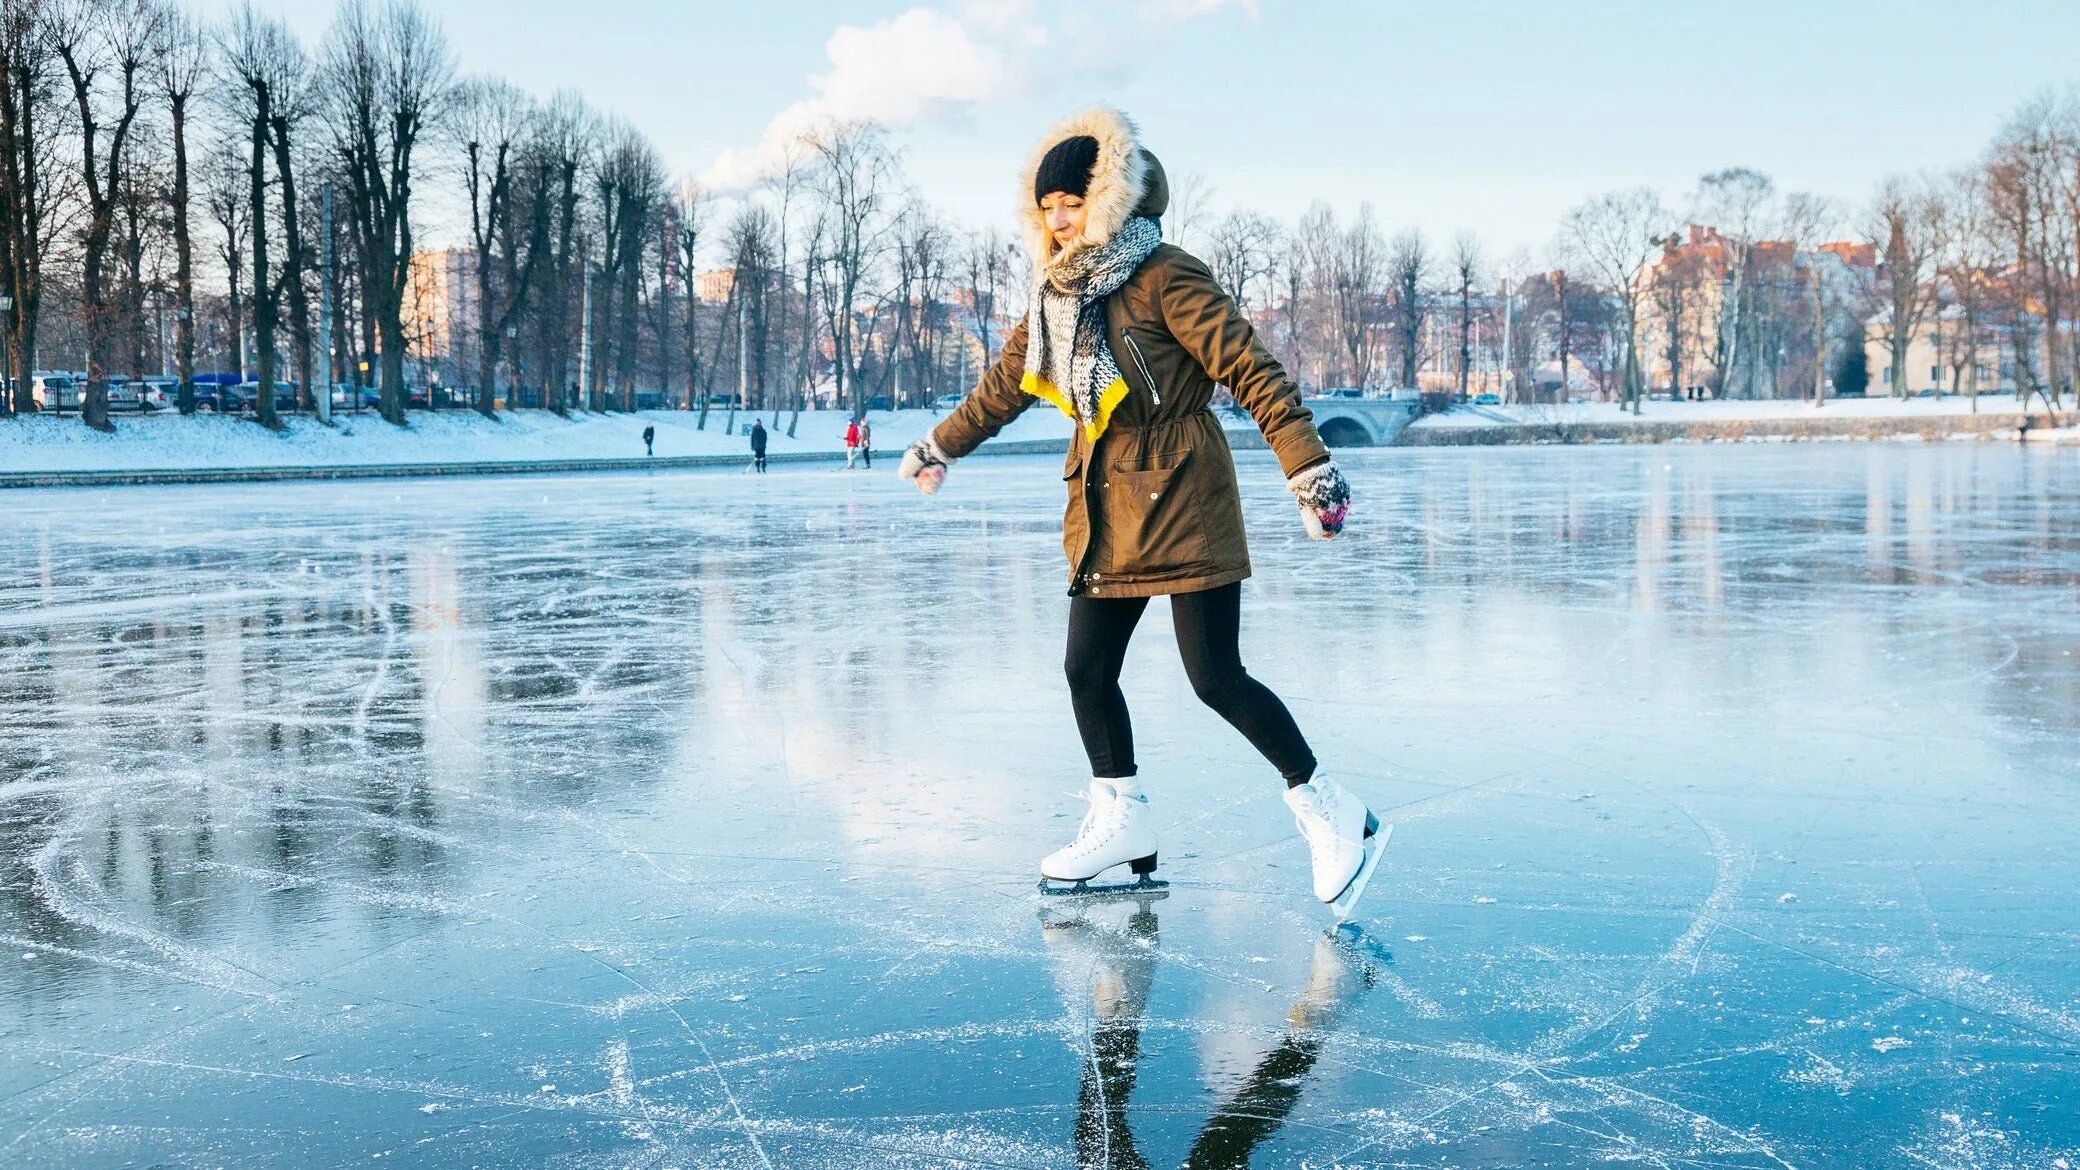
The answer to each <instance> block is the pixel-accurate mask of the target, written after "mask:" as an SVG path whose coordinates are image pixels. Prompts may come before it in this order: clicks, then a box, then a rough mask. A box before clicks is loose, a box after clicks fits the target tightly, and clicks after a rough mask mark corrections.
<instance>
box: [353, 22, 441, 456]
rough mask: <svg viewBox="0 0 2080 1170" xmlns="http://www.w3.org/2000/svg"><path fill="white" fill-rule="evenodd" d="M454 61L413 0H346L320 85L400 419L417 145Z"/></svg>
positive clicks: (387, 403)
mask: <svg viewBox="0 0 2080 1170" xmlns="http://www.w3.org/2000/svg"><path fill="white" fill-rule="evenodd" d="M453 76H454V63H453V60H452V58H451V56H450V54H449V51H448V43H447V40H446V38H444V37H443V36H442V35H441V31H440V26H439V25H437V24H435V23H434V21H433V20H432V19H431V18H430V17H428V16H427V15H426V14H425V13H424V12H423V11H421V10H420V9H419V8H418V7H417V6H416V5H414V4H411V3H409V2H406V0H391V2H390V3H388V4H386V5H385V6H384V7H382V8H380V9H378V8H375V7H374V6H373V5H372V4H371V3H369V0H346V3H344V4H343V5H341V7H340V10H339V13H338V15H337V16H335V17H334V18H333V24H332V28H331V31H329V32H328V33H327V34H326V38H325V45H324V50H323V64H322V67H321V85H322V88H323V93H324V99H325V112H326V120H327V122H328V124H329V126H330V129H331V133H332V140H333V149H334V150H335V152H336V153H337V154H338V156H339V159H340V163H341V166H342V169H343V170H344V171H345V174H346V180H347V208H348V216H349V218H350V220H351V222H352V223H353V225H354V235H355V243H356V251H357V252H358V253H359V255H358V257H357V259H358V260H359V267H360V268H361V295H362V300H363V302H364V303H363V311H364V313H365V314H366V315H367V316H368V318H369V319H370V322H371V325H372V327H373V329H372V331H373V332H374V333H375V334H376V335H377V337H378V338H379V352H380V355H381V360H382V413H383V417H384V418H386V419H388V420H389V421H391V422H392V423H395V424H397V425H398V426H403V425H404V421H405V416H404V412H405V400H406V391H405V383H404V356H405V347H406V344H407V338H406V334H405V321H404V306H405V294H406V292H407V290H408V289H409V288H410V287H411V277H412V250H413V244H412V240H413V235H412V214H411V213H412V191H413V187H412V183H413V181H414V179H415V178H416V174H417V172H416V170H415V167H414V163H415V158H414V152H415V151H416V150H417V149H418V146H419V143H420V142H421V141H422V139H423V138H424V137H425V135H426V133H427V132H428V130H429V128H430V127H431V126H432V125H433V124H434V123H436V122H437V121H438V120H439V118H440V117H441V115H442V114H443V112H444V109H445V105H446V102H447V99H448V95H449V91H450V89H451V88H452V86H453V84H454V83H453Z"/></svg>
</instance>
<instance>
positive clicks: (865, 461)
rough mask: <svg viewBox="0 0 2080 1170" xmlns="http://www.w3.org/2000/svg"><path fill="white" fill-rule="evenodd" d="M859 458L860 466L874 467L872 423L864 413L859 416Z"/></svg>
mask: <svg viewBox="0 0 2080 1170" xmlns="http://www.w3.org/2000/svg"><path fill="white" fill-rule="evenodd" d="M859 460H860V466H862V467H865V468H866V469H867V470H869V471H872V470H873V469H874V424H873V423H870V422H868V421H867V416H866V415H861V416H859Z"/></svg>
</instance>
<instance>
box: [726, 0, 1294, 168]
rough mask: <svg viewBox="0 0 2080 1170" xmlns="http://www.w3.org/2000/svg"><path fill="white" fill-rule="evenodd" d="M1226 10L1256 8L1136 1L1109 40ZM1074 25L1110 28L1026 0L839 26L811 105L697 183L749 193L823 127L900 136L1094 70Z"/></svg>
mask: <svg viewBox="0 0 2080 1170" xmlns="http://www.w3.org/2000/svg"><path fill="white" fill-rule="evenodd" d="M1230 10H1239V11H1242V12H1244V13H1246V14H1247V15H1249V16H1250V17H1252V18H1254V17H1255V16H1256V12H1257V4H1256V0H1144V2H1143V4H1142V5H1141V8H1140V10H1139V16H1140V23H1141V25H1142V26H1144V27H1142V28H1140V29H1128V30H1117V29H1115V30H1113V32H1116V33H1118V34H1119V35H1122V36H1124V37H1126V38H1128V39H1130V40H1131V39H1132V38H1134V37H1136V36H1146V35H1148V34H1150V33H1156V32H1160V30H1161V29H1162V28H1163V27H1166V26H1169V25H1172V24H1176V23H1178V22H1182V21H1188V20H1195V19H1198V18H1200V17H1205V16H1211V15H1216V14H1219V13H1222V12H1226V11H1230ZM1043 16H1044V17H1046V18H1047V20H1043V19H1042V17H1043ZM1081 16H1094V17H1097V18H1099V19H1100V20H1102V21H1103V22H1104V24H1105V25H1114V24H1116V22H1117V21H1118V20H1119V17H1118V16H1117V15H1116V14H1114V10H1113V9H1112V7H1111V6H1110V5H1109V4H1104V3H1102V0H1101V2H1100V3H1099V4H1098V5H1096V6H1094V7H1092V10H1091V11H1090V12H1084V11H1082V9H1081V8H1079V6H1078V4H1077V3H1075V2H1074V0H1072V2H1071V3H1069V4H1067V5H1064V4H1062V3H1060V2H1059V0H1055V2H1053V3H1050V4H1049V5H1048V6H1047V7H1046V8H1045V9H1041V8H1039V7H1038V6H1036V5H1035V4H1034V3H1033V2H1032V0H957V2H956V3H955V4H953V5H952V6H951V7H950V8H930V7H917V8H911V9H908V10H906V11H904V12H903V13H901V14H900V15H897V16H894V17H891V18H890V19H888V20H884V21H881V22H879V23H878V24H874V25H869V26H865V27H862V26H859V25H850V24H847V25H840V26H838V28H837V29H836V30H835V31H833V32H832V33H831V35H830V39H829V40H828V41H826V42H825V44H824V49H823V51H824V56H825V57H827V58H828V59H829V61H830V69H829V70H828V71H827V72H824V73H820V74H817V75H815V76H813V77H811V78H810V79H809V87H810V89H812V90H813V91H814V94H813V96H810V97H807V98H804V99H802V100H801V101H798V102H795V103H794V104H792V105H790V106H788V107H787V108H786V109H784V110H782V111H780V113H778V114H777V115H775V116H774V117H773V120H772V121H771V122H769V123H767V125H766V129H765V133H764V134H763V135H762V136H761V137H760V139H759V143H758V145H756V146H753V147H739V148H733V149H730V150H725V151H723V152H722V153H721V154H720V155H718V156H717V157H716V159H715V161H714V163H713V165H711V166H710V167H709V169H708V173H707V174H706V175H704V176H703V177H702V181H703V183H704V184H705V185H707V186H709V187H712V188H716V189H723V190H732V189H742V188H745V187H749V186H751V185H753V184H755V183H757V182H758V181H759V180H760V179H762V178H764V177H765V176H767V175H769V174H771V173H772V172H773V171H774V170H775V169H776V168H777V167H778V166H779V165H780V163H781V162H782V160H784V159H785V158H786V156H787V154H788V148H789V146H790V144H792V143H793V142H794V141H795V140H796V139H797V138H798V137H799V136H800V135H801V134H802V133H803V132H804V131H806V130H809V129H811V128H813V127H816V126H818V125H822V124H825V123H828V122H830V121H833V120H841V121H843V120H873V121H877V122H880V123H882V124H884V125H886V126H890V127H901V126H907V125H911V124H914V123H916V122H920V121H923V120H925V119H928V118H931V117H933V116H935V115H941V114H946V113H954V112H959V111H961V110H964V109H970V108H973V107H976V106H980V105H984V104H987V103H990V102H993V101H997V100H1000V99H1002V98H1004V97H1005V96H1007V95H1008V94H1010V93H1011V92H1013V91H1014V90H1016V89H1020V88H1023V87H1025V86H1027V85H1028V84H1029V83H1030V82H1032V81H1033V80H1034V79H1035V78H1034V74H1035V71H1037V70H1046V71H1048V72H1049V73H1050V74H1052V75H1053V76H1054V77H1055V78H1056V79H1060V78H1062V77H1065V76H1072V75H1075V74H1077V73H1078V72H1079V71H1080V69H1079V66H1082V65H1090V66H1097V65H1100V64H1101V62H1100V61H1098V60H1096V59H1095V58H1096V57H1098V56H1101V55H1102V54H1098V53H1095V52H1092V53H1085V54H1079V53H1078V52H1077V51H1076V50H1075V47H1074V45H1075V42H1076V41H1077V40H1078V39H1080V38H1079V37H1077V36H1076V35H1075V30H1076V29H1077V27H1078V24H1079V22H1078V18H1079V17H1081ZM1049 21H1051V22H1052V24H1050V23H1049ZM1086 47H1087V48H1095V46H1086ZM1142 48H1143V50H1144V51H1145V50H1146V49H1147V48H1148V46H1147V45H1146V44H1145V43H1144V44H1143V45H1142Z"/></svg>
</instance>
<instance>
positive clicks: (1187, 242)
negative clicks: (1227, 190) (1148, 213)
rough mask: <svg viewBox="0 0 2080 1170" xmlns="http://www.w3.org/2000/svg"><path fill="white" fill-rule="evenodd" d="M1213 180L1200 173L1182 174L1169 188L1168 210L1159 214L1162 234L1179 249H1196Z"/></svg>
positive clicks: (1204, 222) (1203, 224) (1204, 220)
mask: <svg viewBox="0 0 2080 1170" xmlns="http://www.w3.org/2000/svg"><path fill="white" fill-rule="evenodd" d="M1213 190H1214V188H1213V180H1211V179H1209V178H1207V177H1206V174H1205V172H1203V171H1186V172H1185V173H1184V174H1183V175H1181V176H1179V177H1178V178H1177V179H1176V180H1175V181H1174V182H1172V183H1171V184H1170V209H1169V210H1168V211H1165V212H1164V213H1163V234H1164V235H1166V236H1168V237H1169V238H1170V242H1171V243H1173V244H1176V245H1177V246H1178V247H1180V248H1186V249H1192V248H1196V247H1198V245H1199V236H1200V234H1201V232H1202V231H1203V230H1204V229H1205V227H1206V220H1207V218H1208V215H1207V208H1208V206H1209V205H1210V204H1212V202H1213Z"/></svg>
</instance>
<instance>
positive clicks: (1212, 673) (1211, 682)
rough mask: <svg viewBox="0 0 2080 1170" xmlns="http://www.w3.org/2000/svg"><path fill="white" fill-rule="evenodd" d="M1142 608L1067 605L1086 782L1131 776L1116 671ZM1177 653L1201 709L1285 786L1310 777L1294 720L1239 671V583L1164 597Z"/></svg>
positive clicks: (1101, 602)
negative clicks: (1241, 739)
mask: <svg viewBox="0 0 2080 1170" xmlns="http://www.w3.org/2000/svg"><path fill="white" fill-rule="evenodd" d="M1147 608H1148V598H1146V597H1110V598H1098V597H1083V596H1079V597H1074V598H1071V599H1070V600H1069V661H1068V671H1069V698H1070V701H1071V702H1073V703H1074V704H1075V706H1076V730H1077V731H1079V732H1081V733H1082V735H1083V750H1084V751H1085V752H1087V753H1088V754H1089V755H1090V758H1091V775H1093V776H1099V777H1105V778H1108V779H1117V778H1120V777H1124V776H1132V775H1133V774H1134V726H1133V723H1132V722H1131V721H1130V720H1129V719H1128V717H1127V697H1126V696H1125V695H1124V694H1122V693H1120V689H1119V672H1120V667H1121V666H1122V665H1123V664H1124V663H1125V662H1126V658H1127V642H1128V641H1129V640H1130V639H1132V638H1133V636H1134V627H1135V625H1137V624H1138V623H1139V622H1140V621H1141V614H1142V611H1143V610H1146V609H1147ZM1170 618H1171V621H1172V623H1173V624H1174V625H1175V626H1176V627H1177V651H1178V653H1179V654H1180V655H1182V656H1183V657H1184V672H1185V675H1186V676H1187V677H1189V678H1190V679H1191V680H1192V690H1193V691H1195V692H1197V693H1198V696H1199V699H1200V701H1201V702H1203V703H1205V704H1206V705H1207V706H1209V707H1211V708H1213V709H1214V710H1215V711H1217V712H1219V713H1220V716H1221V718H1223V719H1226V720H1227V721H1228V722H1229V723H1232V724H1234V725H1235V730H1237V731H1240V732H1241V733H1242V734H1243V735H1244V736H1245V737H1247V738H1248V739H1249V742H1250V743H1251V744H1253V745H1254V746H1255V747H1256V749H1257V750H1258V751H1260V752H1262V753H1264V758H1265V759H1267V760H1270V761H1271V764H1272V766H1273V767H1275V768H1277V769H1278V770H1279V773H1280V774H1281V775H1283V776H1284V777H1285V778H1286V783H1287V784H1288V785H1294V784H1305V783H1306V782H1307V780H1308V779H1309V778H1310V777H1312V776H1313V775H1314V767H1315V760H1314V753H1313V752H1312V751H1310V750H1308V747H1307V740H1306V739H1305V738H1304V737H1302V736H1301V734H1300V728H1299V726H1298V725H1296V724H1295V723H1294V722H1293V716H1292V713H1291V712H1289V711H1287V710H1286V705H1285V704H1284V703H1281V702H1279V701H1278V696H1277V695H1274V694H1272V693H1271V690H1270V688H1268V687H1266V686H1265V685H1264V684H1263V683H1260V682H1258V681H1257V680H1256V679H1253V678H1251V677H1250V676H1249V672H1248V671H1247V670H1244V669H1243V668H1242V653H1241V651H1240V649H1239V648H1238V647H1237V639H1238V637H1239V636H1240V634H1241V632H1242V584H1241V583H1240V582H1236V583H1235V584H1232V585H1223V586H1220V587H1219V588H1217V589H1208V590H1205V591H1203V592H1200V593H1177V594H1172V595H1171V597H1170Z"/></svg>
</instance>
